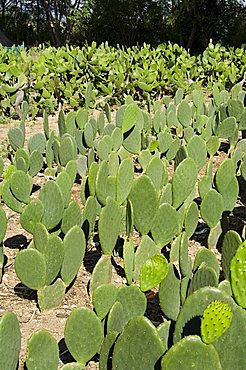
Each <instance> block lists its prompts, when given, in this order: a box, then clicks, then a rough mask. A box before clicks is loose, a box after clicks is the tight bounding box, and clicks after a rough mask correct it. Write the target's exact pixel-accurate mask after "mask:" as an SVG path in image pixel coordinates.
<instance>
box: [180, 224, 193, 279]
mask: <svg viewBox="0 0 246 370" xmlns="http://www.w3.org/2000/svg"><path fill="white" fill-rule="evenodd" d="M188 250H189V239H188V236H187V234H186V232H185V231H184V232H183V233H182V234H181V240H180V245H179V267H180V272H181V275H182V277H185V276H189V273H191V271H189V254H188Z"/></svg>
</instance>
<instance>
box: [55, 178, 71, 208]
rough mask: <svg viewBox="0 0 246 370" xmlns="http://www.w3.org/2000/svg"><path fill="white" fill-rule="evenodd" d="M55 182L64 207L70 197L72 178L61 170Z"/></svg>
mask: <svg viewBox="0 0 246 370" xmlns="http://www.w3.org/2000/svg"><path fill="white" fill-rule="evenodd" d="M56 184H57V185H58V187H59V189H60V191H61V194H62V199H63V204H64V208H66V207H67V206H68V204H69V202H70V198H71V193H72V186H73V183H72V179H71V177H70V176H69V174H68V173H67V172H66V171H62V172H60V173H59V175H58V176H57V179H56Z"/></svg>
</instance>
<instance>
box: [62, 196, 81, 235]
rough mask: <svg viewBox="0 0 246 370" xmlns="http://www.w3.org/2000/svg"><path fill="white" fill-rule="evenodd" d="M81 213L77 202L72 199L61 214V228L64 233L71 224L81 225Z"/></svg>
mask: <svg viewBox="0 0 246 370" xmlns="http://www.w3.org/2000/svg"><path fill="white" fill-rule="evenodd" d="M81 224H82V213H81V209H80V206H79V203H78V202H76V201H75V200H72V201H71V202H70V203H69V205H68V207H67V208H66V209H65V210H64V212H63V215H62V223H61V230H62V232H63V233H64V234H66V233H67V232H68V231H69V230H70V229H71V228H72V227H73V226H75V225H77V226H81Z"/></svg>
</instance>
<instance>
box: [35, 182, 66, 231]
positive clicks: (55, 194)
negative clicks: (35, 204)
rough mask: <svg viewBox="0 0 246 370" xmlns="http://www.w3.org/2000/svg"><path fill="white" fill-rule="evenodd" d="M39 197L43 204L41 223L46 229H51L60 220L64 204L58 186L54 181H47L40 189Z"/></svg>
mask: <svg viewBox="0 0 246 370" xmlns="http://www.w3.org/2000/svg"><path fill="white" fill-rule="evenodd" d="M39 199H40V200H41V202H42V203H43V205H44V213H43V217H42V223H43V224H44V225H45V226H46V227H47V229H48V230H50V229H53V228H54V227H55V226H57V224H58V223H59V222H60V221H61V218H62V212H63V206H64V202H63V198H62V192H61V190H60V188H59V186H58V185H57V184H56V183H55V182H54V181H48V182H47V183H46V184H44V186H43V188H42V189H41V191H40V194H39Z"/></svg>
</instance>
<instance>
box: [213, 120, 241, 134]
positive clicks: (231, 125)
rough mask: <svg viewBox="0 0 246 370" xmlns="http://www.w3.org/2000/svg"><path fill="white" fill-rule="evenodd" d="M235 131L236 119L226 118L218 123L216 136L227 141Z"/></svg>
mask: <svg viewBox="0 0 246 370" xmlns="http://www.w3.org/2000/svg"><path fill="white" fill-rule="evenodd" d="M236 130H237V121H236V118H235V117H228V118H225V119H224V120H223V121H222V122H220V123H219V125H218V127H217V130H216V135H217V136H218V137H220V138H223V139H229V138H231V137H232V136H233V135H234V134H235V132H236Z"/></svg>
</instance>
